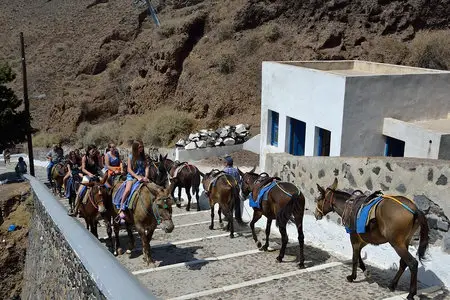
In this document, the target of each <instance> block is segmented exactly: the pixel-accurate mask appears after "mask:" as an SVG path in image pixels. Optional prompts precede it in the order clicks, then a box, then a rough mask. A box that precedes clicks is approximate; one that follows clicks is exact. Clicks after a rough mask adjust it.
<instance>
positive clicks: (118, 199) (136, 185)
mask: <svg viewBox="0 0 450 300" xmlns="http://www.w3.org/2000/svg"><path fill="white" fill-rule="evenodd" d="M126 183H127V182H126V181H124V182H123V183H122V184H121V185H120V187H119V189H118V190H117V192H116V194H115V195H114V199H113V203H114V205H115V206H116V208H120V202H121V201H122V195H123V192H125V187H126ZM140 184H141V183H140V182H139V181H136V182H135V183H133V185H132V186H131V191H130V194H129V195H128V198H127V199H126V200H125V203H124V207H122V209H124V208H127V207H128V203H130V200H131V198H132V197H133V194H134V192H136V191H137V189H138V188H139V185H140Z"/></svg>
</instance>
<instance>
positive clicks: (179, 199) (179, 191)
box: [178, 186, 188, 210]
mask: <svg viewBox="0 0 450 300" xmlns="http://www.w3.org/2000/svg"><path fill="white" fill-rule="evenodd" d="M181 190H182V188H181V186H178V203H180V207H181ZM186 210H188V209H187V208H186Z"/></svg>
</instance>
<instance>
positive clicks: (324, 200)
mask: <svg viewBox="0 0 450 300" xmlns="http://www.w3.org/2000/svg"><path fill="white" fill-rule="evenodd" d="M329 192H331V197H330V208H331V211H334V206H333V204H334V201H333V200H334V197H333V191H332V190H330V189H327V192H326V193H325V197H323V204H322V209H320V208H319V205H317V210H318V211H319V212H320V213H321V214H322V216H324V215H325V214H324V213H323V210H324V209H325V204H326V203H327V195H328V193H329Z"/></svg>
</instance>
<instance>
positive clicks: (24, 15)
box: [0, 0, 450, 134]
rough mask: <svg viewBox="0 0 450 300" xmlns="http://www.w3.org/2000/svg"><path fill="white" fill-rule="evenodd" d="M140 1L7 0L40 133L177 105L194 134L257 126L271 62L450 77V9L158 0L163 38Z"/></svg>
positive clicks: (432, 2) (15, 50) (366, 0)
mask: <svg viewBox="0 0 450 300" xmlns="http://www.w3.org/2000/svg"><path fill="white" fill-rule="evenodd" d="M133 1H134V0H126V1H124V0H78V1H66V0H35V1H25V0H15V1H2V4H1V5H2V8H1V10H0V28H1V29H0V31H1V32H0V40H1V41H2V44H1V48H0V59H1V58H4V59H6V60H7V61H9V62H10V63H12V65H13V67H14V69H15V70H16V72H17V73H18V74H20V59H19V53H20V51H19V32H20V31H23V32H24V34H25V38H26V42H27V60H28V81H29V88H30V95H31V98H32V102H31V107H32V110H33V117H34V124H35V126H37V127H38V128H39V129H41V130H42V131H49V132H58V131H61V132H63V133H64V134H69V133H73V132H75V131H76V130H77V127H79V125H80V124H82V123H84V124H86V122H88V123H99V122H103V121H106V120H114V121H117V120H121V119H122V118H121V116H123V115H130V114H140V113H142V112H144V111H147V110H154V109H156V108H158V107H161V106H169V107H172V108H175V109H179V110H184V111H186V112H188V113H189V116H190V117H192V118H195V119H196V123H195V126H208V127H214V126H217V125H221V124H224V123H237V122H246V123H250V124H252V125H254V127H255V128H257V127H258V126H259V113H260V104H259V103H260V96H259V95H260V88H259V87H260V68H261V62H262V61H264V60H305V59H367V60H374V61H380V62H390V63H396V64H411V65H418V66H422V67H434V68H441V69H448V68H450V50H449V49H450V34H449V25H450V4H449V2H448V1H447V0H397V1H392V0H359V1H357V0H302V1H300V0H284V1H283V0H265V1H262V0H261V1H257V0H222V1H212V0H203V1H202V0H166V1H164V0H160V1H159V2H158V1H155V0H153V1H152V3H154V4H155V5H156V7H157V10H158V16H159V18H160V20H161V23H162V26H161V28H159V29H158V28H156V26H155V25H154V23H153V21H152V19H151V18H149V17H148V16H147V15H146V12H145V10H144V9H142V8H138V7H137V6H136V5H133ZM423 30H427V31H426V32H425V33H421V31H423ZM428 30H430V31H429V32H428ZM20 80H21V76H18V78H17V80H16V82H15V83H14V85H15V87H16V88H17V91H18V94H19V95H21V89H20V88H21V81H20Z"/></svg>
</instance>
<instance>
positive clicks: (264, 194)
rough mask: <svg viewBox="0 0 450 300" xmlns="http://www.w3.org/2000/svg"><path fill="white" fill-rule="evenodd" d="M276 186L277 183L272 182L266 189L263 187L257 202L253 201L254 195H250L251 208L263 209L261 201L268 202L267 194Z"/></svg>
mask: <svg viewBox="0 0 450 300" xmlns="http://www.w3.org/2000/svg"><path fill="white" fill-rule="evenodd" d="M276 184H277V182H276V181H272V182H271V183H270V184H268V185H266V186H265V187H263V188H262V189H260V190H259V193H258V197H257V198H256V201H255V200H254V199H253V195H252V193H250V197H249V204H250V207H254V208H260V207H261V199H262V200H265V201H266V200H267V194H268V193H269V191H270V190H271V189H272V188H273V187H274V186H275V185H276Z"/></svg>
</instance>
